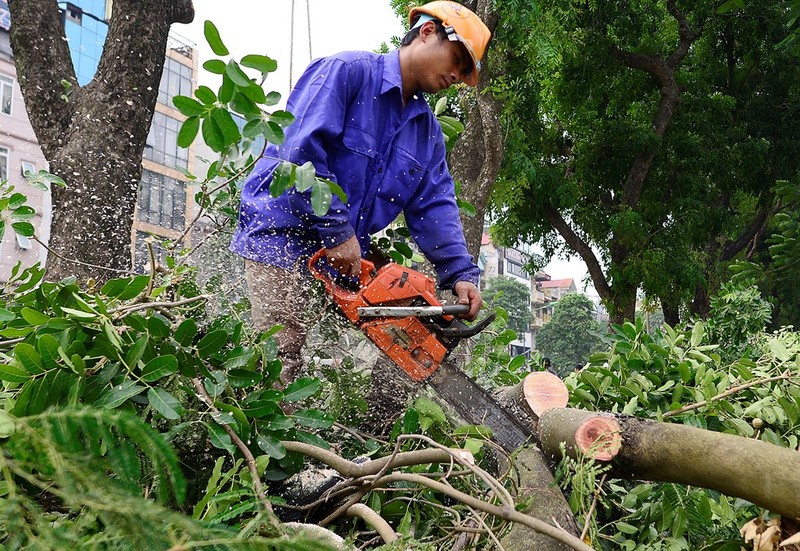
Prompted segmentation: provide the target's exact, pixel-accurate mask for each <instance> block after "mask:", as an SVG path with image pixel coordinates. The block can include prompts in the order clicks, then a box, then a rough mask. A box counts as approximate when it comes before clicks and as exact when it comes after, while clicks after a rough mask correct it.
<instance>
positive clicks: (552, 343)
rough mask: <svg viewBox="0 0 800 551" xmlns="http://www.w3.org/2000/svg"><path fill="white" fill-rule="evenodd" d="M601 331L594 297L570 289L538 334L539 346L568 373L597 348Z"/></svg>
mask: <svg viewBox="0 0 800 551" xmlns="http://www.w3.org/2000/svg"><path fill="white" fill-rule="evenodd" d="M600 331H601V327H600V322H598V321H597V320H596V319H595V318H594V304H593V303H592V301H591V300H590V299H589V298H588V297H587V296H586V295H584V294H581V293H570V294H568V295H564V296H563V297H561V298H560V299H559V301H558V302H557V303H556V305H555V311H554V312H553V318H552V319H551V320H550V321H549V322H547V323H545V324H544V326H543V327H542V328H541V329H540V330H539V332H538V333H537V334H536V346H537V348H539V350H541V351H542V355H543V356H545V357H548V358H550V360H551V361H552V362H553V367H554V368H555V369H556V370H557V371H558V372H559V373H560V374H561V375H566V374H567V373H569V372H571V371H572V370H573V369H574V368H575V365H576V364H581V365H583V364H585V363H586V362H587V361H588V360H589V355H590V354H592V353H593V352H595V351H597V349H598V347H599V345H600V339H599V337H598V336H597V334H598V333H599V332H600Z"/></svg>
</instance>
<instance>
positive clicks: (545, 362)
mask: <svg viewBox="0 0 800 551" xmlns="http://www.w3.org/2000/svg"><path fill="white" fill-rule="evenodd" d="M542 365H543V366H544V370H545V371H547V372H548V373H552V374H553V375H555V376H556V377H558V376H559V375H558V371H556V370H555V368H554V367H553V366H552V364H551V363H550V358H544V359H543V360H542Z"/></svg>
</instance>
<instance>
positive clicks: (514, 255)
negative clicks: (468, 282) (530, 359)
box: [478, 232, 536, 355]
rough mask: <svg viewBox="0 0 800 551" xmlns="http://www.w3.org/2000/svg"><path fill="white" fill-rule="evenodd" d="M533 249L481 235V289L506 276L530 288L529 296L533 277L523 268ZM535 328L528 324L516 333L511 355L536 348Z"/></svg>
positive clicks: (479, 259)
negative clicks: (496, 240)
mask: <svg viewBox="0 0 800 551" xmlns="http://www.w3.org/2000/svg"><path fill="white" fill-rule="evenodd" d="M533 254H534V253H533V251H532V250H531V249H530V248H529V247H520V248H515V247H501V246H498V245H495V244H494V243H493V242H492V238H491V237H490V236H489V234H488V233H485V232H484V234H483V235H482V236H481V249H480V255H479V257H478V267H479V268H480V269H481V291H483V290H484V289H485V288H486V286H487V285H488V283H489V282H490V281H491V280H492V279H493V278H495V277H500V276H506V277H510V278H512V279H514V280H515V281H518V282H520V283H522V284H523V285H525V286H526V287H528V288H529V289H530V290H531V297H532V298H533V294H534V292H535V288H534V285H533V278H532V277H531V275H530V274H529V273H528V272H527V271H526V270H525V264H527V263H528V261H529V260H530V258H531V256H532V255H533ZM535 342H536V341H535V329H534V327H533V326H529V328H528V330H527V331H525V332H524V333H523V334H521V335H518V337H517V340H515V341H513V342H512V343H511V345H510V353H511V354H513V355H518V354H530V352H531V350H533V349H535V348H536V344H535Z"/></svg>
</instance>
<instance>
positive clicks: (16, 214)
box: [11, 205, 36, 220]
mask: <svg viewBox="0 0 800 551" xmlns="http://www.w3.org/2000/svg"><path fill="white" fill-rule="evenodd" d="M34 216H36V209H34V208H33V207H29V206H28V205H23V206H21V207H17V208H15V209H14V210H13V211H12V212H11V218H12V219H13V220H30V219H31V218H33V217H34Z"/></svg>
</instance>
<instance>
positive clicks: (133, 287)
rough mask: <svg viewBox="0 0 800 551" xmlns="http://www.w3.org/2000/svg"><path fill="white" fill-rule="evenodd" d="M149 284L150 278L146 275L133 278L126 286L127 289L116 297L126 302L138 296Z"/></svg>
mask: <svg viewBox="0 0 800 551" xmlns="http://www.w3.org/2000/svg"><path fill="white" fill-rule="evenodd" d="M149 283H150V276H147V275H140V276H136V277H134V278H133V280H132V281H131V282H130V284H128V287H127V288H126V289H125V291H123V292H122V293H120V294H119V296H118V297H117V298H118V299H120V300H128V299H131V298H133V297H135V296H138V295H139V293H141V292H142V291H144V290H145V289H146V288H147V285H148V284H149Z"/></svg>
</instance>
